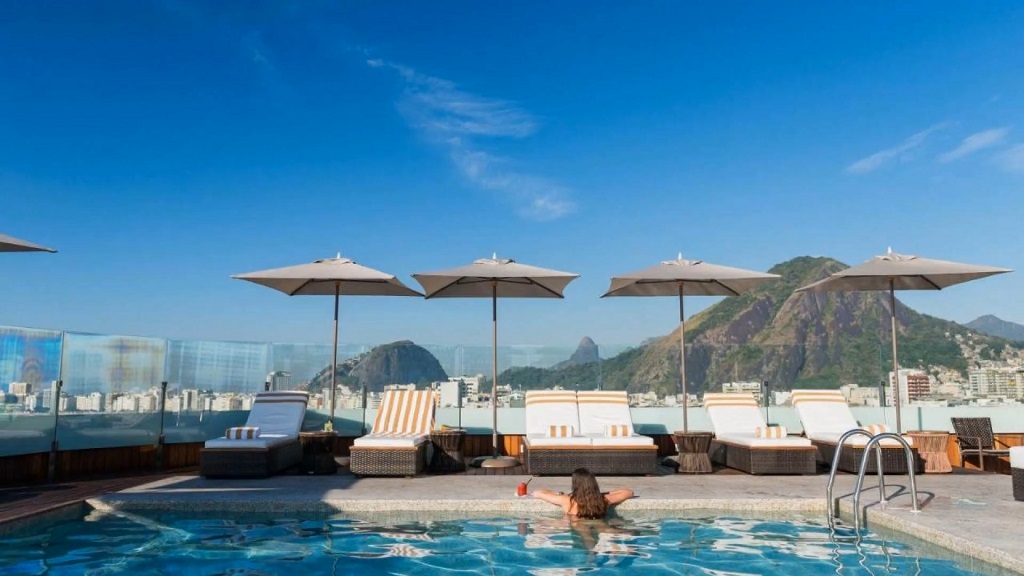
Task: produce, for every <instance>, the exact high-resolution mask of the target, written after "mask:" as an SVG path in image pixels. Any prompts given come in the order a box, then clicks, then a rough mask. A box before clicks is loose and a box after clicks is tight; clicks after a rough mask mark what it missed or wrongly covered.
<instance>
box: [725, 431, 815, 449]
mask: <svg viewBox="0 0 1024 576" xmlns="http://www.w3.org/2000/svg"><path fill="white" fill-rule="evenodd" d="M715 439H716V440H718V441H719V442H725V443H728V444H739V445H740V446H750V447H753V448H759V447H764V448H790V447H793V448H799V447H806V446H811V441H810V440H808V439H807V438H801V437H799V436H792V437H790V436H787V437H785V438H758V437H757V436H755V435H753V434H751V433H749V432H748V433H746V434H741V433H739V432H731V433H729V434H715Z"/></svg>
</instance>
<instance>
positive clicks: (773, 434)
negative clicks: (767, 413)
mask: <svg viewBox="0 0 1024 576" xmlns="http://www.w3.org/2000/svg"><path fill="white" fill-rule="evenodd" d="M787 434H788V432H786V427H785V426H758V427H757V428H754V437H755V438H785V437H786V435H787Z"/></svg>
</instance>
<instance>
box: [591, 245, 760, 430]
mask: <svg viewBox="0 0 1024 576" xmlns="http://www.w3.org/2000/svg"><path fill="white" fill-rule="evenodd" d="M778 277H779V276H778V275H777V274H767V273H764V272H754V271H753V270H743V269H742V268H730V267H728V266H719V265H717V264H709V263H707V262H703V261H701V260H683V255H682V254H680V255H679V256H678V257H676V259H675V260H666V261H664V262H662V263H661V264H658V265H656V266H651V267H650V268H644V269H643V270H637V271H636V272H630V273H628V274H623V275H622V276H615V277H613V278H612V282H611V286H610V287H609V288H608V291H607V292H605V293H604V294H603V295H602V296H601V297H602V298H604V297H605V296H677V297H678V298H679V377H680V379H681V381H682V389H683V432H689V420H688V418H687V415H686V412H687V410H686V408H687V406H686V347H685V334H686V327H685V326H684V324H683V320H684V316H683V296H739V295H740V294H742V293H744V292H747V291H748V290H751V289H753V288H755V287H756V286H758V285H759V284H761V283H762V282H766V281H768V280H774V279H776V278H778Z"/></svg>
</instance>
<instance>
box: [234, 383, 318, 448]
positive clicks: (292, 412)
mask: <svg viewBox="0 0 1024 576" xmlns="http://www.w3.org/2000/svg"><path fill="white" fill-rule="evenodd" d="M308 403H309V394H308V393H306V392H298V391H296V392H260V393H258V394H256V398H255V399H254V400H253V402H252V409H251V410H249V417H248V418H246V420H245V425H246V426H259V429H260V434H261V435H267V434H282V435H284V436H294V437H296V438H298V437H299V431H300V430H302V419H303V418H305V417H306V405H307V404H308Z"/></svg>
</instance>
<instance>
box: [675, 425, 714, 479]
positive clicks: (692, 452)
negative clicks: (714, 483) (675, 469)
mask: <svg viewBox="0 0 1024 576" xmlns="http://www.w3.org/2000/svg"><path fill="white" fill-rule="evenodd" d="M713 437H714V434H712V433H711V432H682V431H676V432H674V433H672V438H673V439H674V440H675V442H676V450H677V451H679V472H680V473H681V474H707V473H709V472H711V458H710V457H708V450H710V449H711V439H712V438H713Z"/></svg>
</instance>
